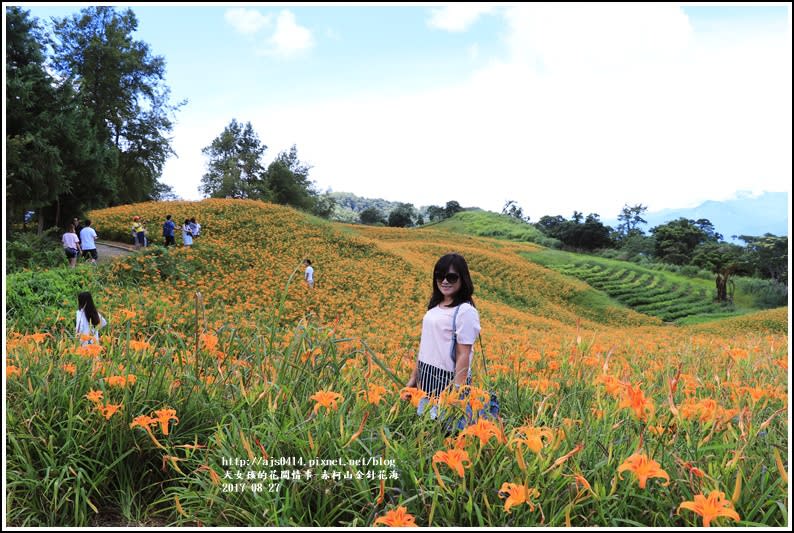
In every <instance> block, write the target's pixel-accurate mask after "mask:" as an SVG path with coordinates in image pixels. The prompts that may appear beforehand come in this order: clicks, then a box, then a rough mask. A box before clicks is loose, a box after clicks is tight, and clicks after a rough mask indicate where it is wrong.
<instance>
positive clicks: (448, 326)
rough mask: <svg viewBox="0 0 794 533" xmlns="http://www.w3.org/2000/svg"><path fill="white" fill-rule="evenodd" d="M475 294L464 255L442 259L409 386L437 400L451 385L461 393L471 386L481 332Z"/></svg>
mask: <svg viewBox="0 0 794 533" xmlns="http://www.w3.org/2000/svg"><path fill="white" fill-rule="evenodd" d="M473 293H474V284H473V283H472V281H471V275H470V274H469V267H468V264H467V263H466V260H465V259H464V258H463V256H461V255H459V254H456V253H449V254H446V255H444V256H442V257H441V258H440V259H439V260H438V261H437V262H436V264H435V266H434V267H433V293H432V295H431V297H430V302H429V303H428V305H427V312H426V313H425V316H424V318H423V320H422V337H421V340H420V342H419V354H418V355H417V360H416V363H415V365H414V368H413V371H412V372H411V377H410V378H409V379H408V383H407V385H406V387H417V388H419V389H420V390H422V391H424V392H425V393H426V394H427V395H428V397H438V395H439V394H440V393H441V392H443V391H444V390H446V389H447V388H448V387H450V386H452V387H454V388H455V389H456V390H458V389H460V388H461V387H462V386H464V385H470V384H471V360H472V355H473V351H474V350H473V346H474V341H475V340H476V339H477V336H478V335H479V333H480V314H479V312H478V311H477V309H476V308H475V306H474V300H473V299H472V294H473ZM453 324H454V329H453ZM420 414H421V413H420Z"/></svg>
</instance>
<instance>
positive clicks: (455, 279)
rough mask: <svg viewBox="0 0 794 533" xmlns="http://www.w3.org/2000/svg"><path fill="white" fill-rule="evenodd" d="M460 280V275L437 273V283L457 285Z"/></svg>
mask: <svg viewBox="0 0 794 533" xmlns="http://www.w3.org/2000/svg"><path fill="white" fill-rule="evenodd" d="M459 279H460V276H459V275H458V274H455V273H454V272H447V273H446V274H442V273H441V272H436V280H437V281H444V280H447V283H457V282H458V280H459Z"/></svg>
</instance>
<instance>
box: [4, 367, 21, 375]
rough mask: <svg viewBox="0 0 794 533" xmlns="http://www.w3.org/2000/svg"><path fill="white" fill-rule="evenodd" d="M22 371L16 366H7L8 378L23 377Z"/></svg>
mask: <svg viewBox="0 0 794 533" xmlns="http://www.w3.org/2000/svg"><path fill="white" fill-rule="evenodd" d="M21 375H22V371H21V370H20V369H19V367H18V366H14V365H6V377H7V378H11V377H13V376H21Z"/></svg>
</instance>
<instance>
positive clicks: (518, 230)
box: [420, 210, 559, 248]
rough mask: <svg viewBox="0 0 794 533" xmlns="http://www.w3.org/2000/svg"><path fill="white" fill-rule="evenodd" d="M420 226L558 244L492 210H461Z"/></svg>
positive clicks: (510, 239)
mask: <svg viewBox="0 0 794 533" xmlns="http://www.w3.org/2000/svg"><path fill="white" fill-rule="evenodd" d="M422 228H432V229H437V230H442V231H451V232H453V233H462V234H465V235H475V236H478V237H493V238H495V239H505V240H509V241H517V242H532V243H535V244H540V245H541V246H547V247H552V248H553V247H555V245H558V244H559V241H557V239H552V238H550V237H547V236H545V235H544V234H543V233H542V232H541V231H540V230H538V229H537V228H535V226H532V225H530V224H527V223H526V222H521V221H520V220H517V219H516V218H513V217H510V216H507V215H500V214H499V213H494V212H492V211H481V210H470V211H461V212H459V213H455V215H454V216H452V217H450V218H448V219H446V220H442V221H441V222H439V223H437V224H426V225H425V226H423V227H422ZM422 228H420V229H422Z"/></svg>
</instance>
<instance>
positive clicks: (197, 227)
mask: <svg viewBox="0 0 794 533" xmlns="http://www.w3.org/2000/svg"><path fill="white" fill-rule="evenodd" d="M190 230H191V232H192V233H193V238H194V239H195V238H196V237H198V236H199V234H200V233H201V224H199V223H198V222H196V217H193V218H191V219H190Z"/></svg>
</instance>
